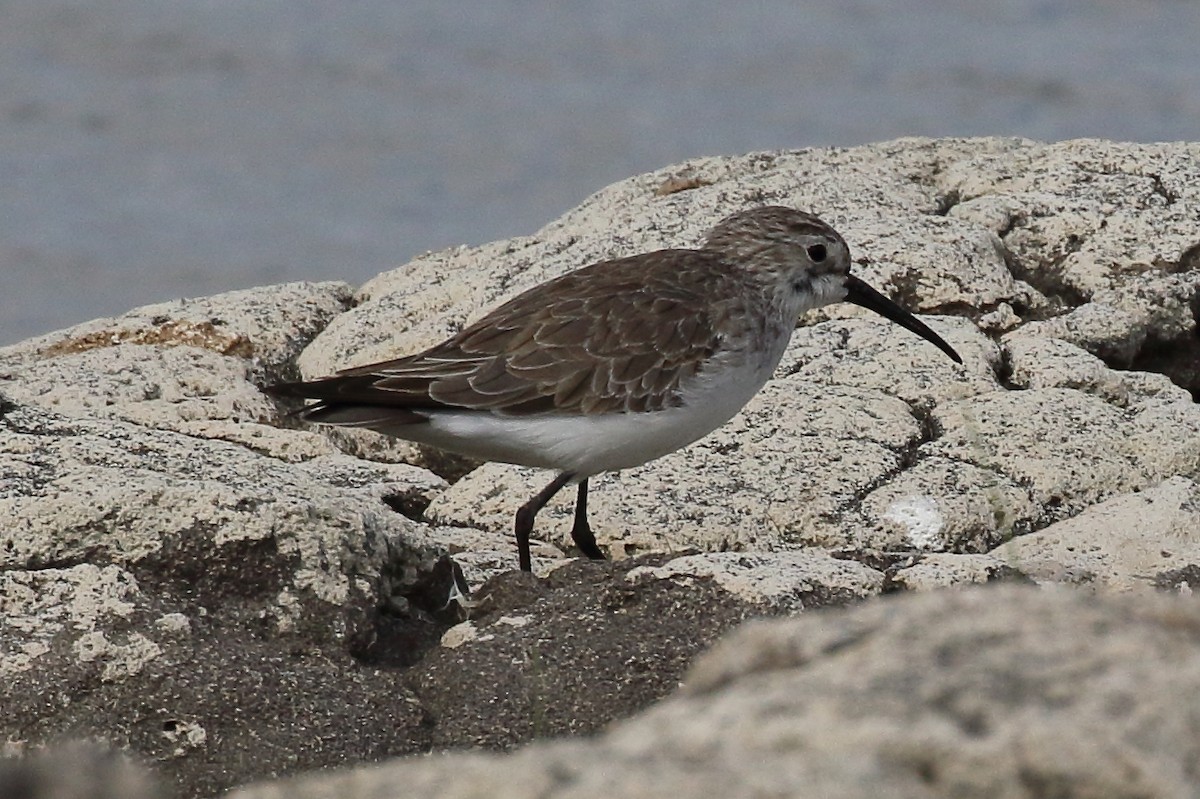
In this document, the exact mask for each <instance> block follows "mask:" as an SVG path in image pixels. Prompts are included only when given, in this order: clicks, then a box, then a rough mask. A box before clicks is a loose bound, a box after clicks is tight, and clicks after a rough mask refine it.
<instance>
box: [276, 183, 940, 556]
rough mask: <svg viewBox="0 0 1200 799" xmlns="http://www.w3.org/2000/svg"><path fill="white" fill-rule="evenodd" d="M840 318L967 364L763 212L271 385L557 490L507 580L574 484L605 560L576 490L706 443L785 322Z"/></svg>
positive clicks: (808, 235) (785, 218) (815, 242)
mask: <svg viewBox="0 0 1200 799" xmlns="http://www.w3.org/2000/svg"><path fill="white" fill-rule="evenodd" d="M834 302H850V303H854V304H855V305H860V306H862V307H864V308H868V309H870V310H872V311H875V312H876V313H878V314H880V315H882V316H884V317H885V318H887V319H889V320H891V321H893V322H895V323H897V324H899V325H900V326H901V327H904V328H907V329H908V330H910V331H912V332H914V333H916V334H917V335H919V336H921V337H923V338H925V339H926V340H928V341H929V342H931V343H933V344H934V345H936V346H937V347H938V348H940V349H941V350H942V351H943V352H945V353H946V354H947V355H949V356H950V357H951V358H953V359H954V360H955V361H957V362H958V363H962V358H960V357H959V355H958V353H957V352H955V351H954V349H953V348H952V347H951V346H950V345H949V344H947V343H946V342H945V341H944V340H943V339H942V338H941V337H940V336H938V335H937V334H936V333H934V332H933V331H932V330H931V329H930V328H929V327H927V326H926V325H925V324H924V323H923V322H921V321H920V320H918V319H917V318H916V317H914V316H913V315H912V314H911V313H909V312H908V311H906V310H904V309H903V308H901V307H900V306H898V305H896V304H895V303H894V302H892V301H891V300H889V299H888V298H887V297H885V296H884V295H882V294H880V293H879V292H878V291H876V290H875V289H873V288H871V287H870V286H869V285H867V284H866V283H864V282H863V281H862V280H860V279H859V278H857V277H855V276H854V275H851V274H850V250H849V248H848V247H847V246H846V242H845V241H844V240H843V239H842V237H841V236H840V235H838V233H837V231H835V230H834V229H833V228H831V227H830V226H829V225H827V224H825V223H824V222H822V221H821V220H820V219H818V218H817V217H816V216H813V215H812V214H809V213H804V212H802V211H797V210H794V209H792V208H784V207H781V206H765V207H759V208H752V209H750V210H746V211H741V212H739V213H736V214H733V215H732V216H730V217H728V218H726V219H724V220H723V221H722V222H720V223H719V224H718V225H717V226H716V227H714V228H713V229H712V231H711V232H710V233H709V234H708V237H707V239H706V240H705V242H704V245H703V246H702V247H700V248H699V249H669V250H658V251H655V252H649V253H645V254H642V255H635V256H632V257H628V258H617V259H615V260H610V261H601V262H599V263H594V264H591V265H590V266H585V267H583V268H581V269H578V270H576V271H574V272H570V273H568V274H566V275H563V276H562V277H558V278H555V279H553V280H549V281H547V282H545V283H542V284H541V285H538V286H535V287H533V288H531V289H529V290H528V291H526V292H524V293H523V294H520V295H519V296H517V297H515V298H513V299H511V300H509V301H508V302H506V303H504V304H503V305H501V306H500V307H498V308H496V309H495V310H493V311H492V312H491V313H489V314H487V315H486V316H484V317H483V318H482V319H480V320H479V321H477V322H475V323H474V324H472V325H470V326H468V327H467V328H465V329H464V330H463V331H462V332H460V333H458V334H457V335H455V336H453V337H452V338H450V339H448V340H446V341H444V342H442V343H441V344H438V345H436V346H434V347H431V348H430V349H427V350H425V351H424V352H419V353H417V354H415V355H409V356H406V357H403V358H397V359H395V360H391V361H384V362H382V363H374V364H370V365H368V366H358V367H355V368H352V369H346V370H344V371H341V372H338V373H337V374H335V375H334V376H332V377H326V378H322V379H319V380H312V381H308V382H298V383H282V384H278V385H275V386H272V387H270V388H269V389H268V391H270V393H272V394H274V395H276V396H281V397H293V398H304V399H315V400H317V402H316V403H315V404H311V405H308V406H307V407H305V408H303V409H302V410H301V411H300V412H299V413H300V416H301V418H303V419H305V420H307V421H310V422H316V423H320V424H328V425H338V426H342V427H361V428H367V429H370V430H376V431H378V432H381V433H385V434H387V435H390V436H396V437H398V438H402V439H407V440H409V441H414V442H417V443H421V444H427V445H431V446H433V447H437V448H439V449H443V450H448V451H450V452H455V453H459V454H462V455H466V456H469V457H471V458H475V459H479V460H486V461H500V462H504V463H513V464H520V465H523V466H533V467H539V468H543V469H552V470H554V471H556V472H558V475H557V476H556V477H555V478H554V479H553V480H552V481H551V482H550V484H549V485H547V486H546V487H545V488H544V489H542V490H541V491H540V492H538V494H536V495H535V496H534V497H533V498H532V499H530V500H529V501H528V502H526V503H525V504H524V505H522V506H521V508H520V509H519V510H518V511H517V513H516V521H515V524H514V531H515V534H516V540H517V552H518V561H519V565H520V568H521V569H522V570H524V571H531V570H532V559H531V557H530V551H529V538H530V534H531V533H532V531H533V522H534V517H535V516H536V515H537V513H538V511H540V510H541V509H542V508H543V507H544V506H545V505H546V503H547V502H549V501H550V499H551V498H552V497H553V496H554V495H555V494H557V493H558V491H559V490H560V489H562V488H563V486H565V485H567V484H568V483H572V482H574V483H577V484H578V493H577V495H576V500H575V519H574V524H573V526H572V528H571V538H572V539H573V540H574V542H575V545H576V546H577V547H578V549H579V551H580V552H582V553H583V554H584V555H586V556H587V557H589V558H595V559H602V558H603V557H604V554H603V553H602V552H601V551H600V548H599V547H598V546H597V545H596V538H595V536H594V534H593V532H592V529H591V527H590V525H589V524H588V518H587V497H588V478H590V477H591V476H593V475H596V474H599V473H601V472H607V471H614V470H618V469H626V468H630V467H633V466H638V465H641V464H643V463H646V462H647V461H651V460H654V459H655V458H659V457H661V456H663V455H666V454H667V453H669V452H674V451H675V450H677V449H680V448H681V447H684V446H686V445H688V444H690V443H692V442H693V441H695V440H697V439H699V438H701V437H703V436H705V435H707V434H708V433H710V432H712V431H713V430H715V429H716V428H718V427H720V426H721V425H722V424H724V423H725V422H726V421H728V420H729V419H730V418H732V417H733V416H734V414H736V413H737V412H738V411H739V410H741V408H742V406H743V405H745V404H746V403H747V402H748V401H749V400H750V398H751V397H753V396H754V395H755V394H756V393H758V390H759V389H760V388H762V386H763V384H764V383H766V381H767V379H768V378H769V377H770V376H771V373H772V372H773V371H774V370H775V367H776V366H777V365H778V364H779V361H780V359H781V358H782V357H783V351H784V349H785V348H786V347H787V344H788V341H789V340H790V339H791V335H792V331H793V330H794V329H795V327H796V323H797V320H798V317H799V316H800V315H801V314H803V313H805V312H806V311H809V310H811V309H813V308H819V307H821V306H823V305H828V304H830V303H834Z"/></svg>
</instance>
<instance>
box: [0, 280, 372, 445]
mask: <svg viewBox="0 0 1200 799" xmlns="http://www.w3.org/2000/svg"><path fill="white" fill-rule="evenodd" d="M349 304H350V293H349V286H347V285H345V284H344V283H291V284H287V285H283V286H268V287H263V288H258V289H249V290H245V291H234V292H229V293H227V294H218V295H216V296H213V297H204V298H199V299H192V300H178V301H175V302H166V303H159V304H157V305H149V306H146V307H143V308H136V309H134V310H132V311H130V312H128V313H127V314H124V315H123V316H119V317H115V318H112V319H97V320H93V321H91V322H85V323H83V324H80V325H76V326H75V327H72V328H69V329H67V330H63V331H58V332H56V333H49V334H47V335H45V336H41V337H38V338H34V339H30V340H28V341H24V342H21V343H19V344H14V345H12V346H9V347H4V348H0V390H3V391H4V392H5V394H6V395H7V396H8V397H10V398H11V399H13V400H15V401H18V402H23V403H28V404H32V405H37V406H39V407H42V408H47V409H50V410H54V411H57V412H60V413H66V414H70V415H86V416H94V417H98V418H105V419H121V420H124V421H127V422H133V423H135V424H141V425H147V426H150V427H157V428H159V429H163V430H176V431H178V432H181V433H186V434H188V435H191V436H197V437H201V438H219V439H224V440H227V441H232V442H235V443H238V444H243V445H245V446H248V447H251V448H253V449H256V450H258V451H261V452H267V453H269V454H272V455H276V456H279V457H284V458H287V459H290V460H299V459H302V458H311V457H317V456H320V455H330V454H333V453H334V452H336V451H337V450H336V448H335V447H334V446H333V445H332V444H331V443H330V442H329V440H328V439H327V438H325V437H324V436H320V435H317V434H314V433H312V432H311V431H301V430H287V429H281V428H280V427H278V426H276V425H275V422H276V420H277V418H278V415H279V410H278V408H277V406H276V405H275V403H274V402H272V401H271V400H269V399H268V398H267V397H265V396H264V395H263V394H262V393H261V392H260V391H259V390H258V388H257V385H258V384H261V383H263V382H271V381H274V380H277V379H279V378H280V376H282V375H286V374H289V373H291V371H292V363H293V361H294V360H295V358H296V356H297V355H298V354H299V353H300V351H301V350H302V349H303V348H304V346H305V345H306V344H307V343H308V342H309V341H310V340H311V339H312V338H313V336H315V335H316V334H317V332H318V331H319V330H321V329H322V328H323V327H324V326H325V325H326V324H327V323H328V322H329V320H330V319H332V318H334V317H335V316H336V315H337V314H338V313H340V312H341V311H344V310H345V309H346V308H347V307H348V306H349Z"/></svg>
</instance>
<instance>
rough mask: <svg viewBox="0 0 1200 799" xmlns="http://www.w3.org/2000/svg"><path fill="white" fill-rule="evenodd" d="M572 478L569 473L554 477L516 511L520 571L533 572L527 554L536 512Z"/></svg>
mask: <svg viewBox="0 0 1200 799" xmlns="http://www.w3.org/2000/svg"><path fill="white" fill-rule="evenodd" d="M574 476H575V475H573V474H571V473H570V472H563V473H562V474H560V475H559V476H558V477H555V478H554V480H553V481H552V482H551V483H550V485H548V486H546V487H545V488H543V489H542V490H541V491H539V492H538V494H537V496H535V497H534V498H533V499H531V500H529V501H528V502H526V503H525V504H524V505H522V506H521V507H520V508H519V509H518V510H517V522H516V525H515V528H516V533H517V560H518V562H519V563H520V565H521V571H523V572H531V571H533V557H532V556H531V555H530V554H529V534H530V533H532V532H533V519H534V517H535V516H537V512H538V511H540V510H541V509H542V508H544V507H546V503H547V502H549V501H550V500H551V499H553V498H554V495H555V494H557V493H558V491H559V489H561V488H562V487H563V486H565V485H566V484H567V483H569V482H571V478H572V477H574Z"/></svg>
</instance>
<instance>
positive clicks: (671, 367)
mask: <svg viewBox="0 0 1200 799" xmlns="http://www.w3.org/2000/svg"><path fill="white" fill-rule="evenodd" d="M652 256H653V258H654V261H653V263H652V266H651V265H649V264H647V261H646V257H645V256H642V257H635V258H623V259H618V260H615V261H606V262H602V263H598V264H594V265H592V266H589V267H585V268H583V269H580V270H578V271H576V272H572V273H570V274H567V275H564V276H562V277H560V278H557V279H555V280H552V281H550V282H548V283H545V284H542V285H541V286H538V287H536V288H535V289H532V290H530V291H527V292H525V293H524V294H521V295H519V296H518V297H516V298H515V299H513V300H510V301H509V302H507V303H505V304H504V305H502V306H500V307H499V308H497V309H496V310H494V311H492V312H491V313H490V314H488V315H487V316H485V317H484V318H482V319H480V320H479V321H477V322H475V323H474V324H472V325H470V326H469V327H467V328H466V329H464V330H463V331H462V332H460V333H459V334H458V335H456V336H454V337H453V338H451V339H449V340H447V341H445V342H443V343H442V344H439V345H437V346H435V347H432V348H430V349H428V350H426V351H425V352H421V353H418V354H416V355H411V356H408V357H405V358H399V359H396V360H393V361H385V362H383V363H376V364H371V365H369V366H361V367H357V368H354V369H349V370H346V371H344V372H340V373H339V374H338V375H336V376H334V377H330V378H325V379H324V380H317V381H312V382H309V383H303V384H291V385H290V386H288V387H287V388H293V387H294V388H296V389H303V393H302V392H301V391H299V390H285V391H284V392H283V393H288V394H291V395H294V396H307V397H310V398H316V399H321V400H323V401H324V402H325V404H326V406H329V405H331V404H338V405H341V404H356V405H371V406H376V407H378V406H388V407H396V408H408V409H412V410H419V409H423V408H446V407H452V408H470V409H477V410H489V411H494V412H498V413H503V414H512V415H524V414H533V413H564V414H585V415H592V414H603V413H621V412H643V411H656V410H661V409H663V408H667V407H671V406H673V405H676V404H678V402H679V391H680V384H681V383H682V382H684V381H686V380H687V379H688V378H690V377H692V376H693V375H695V374H696V373H697V372H698V371H699V370H700V369H701V368H702V365H703V362H704V360H705V359H706V358H707V357H709V356H710V355H712V353H713V351H714V349H715V348H716V346H717V344H718V340H719V337H720V335H721V333H722V331H723V330H725V329H727V327H728V324H727V318H728V316H729V314H728V311H729V310H730V309H729V308H727V307H726V306H728V305H730V304H731V303H732V304H735V305H736V304H737V303H738V302H739V301H740V300H741V298H742V297H743V296H744V293H743V292H742V291H740V286H739V285H738V281H737V277H736V275H735V274H734V273H733V271H732V270H730V269H729V267H727V266H726V265H725V264H723V263H722V262H721V261H720V259H718V258H716V257H715V256H712V255H710V254H708V253H705V252H701V251H696V250H663V251H659V252H656V253H653V254H652ZM714 295H715V296H716V297H722V298H729V300H728V301H725V300H722V302H721V303H718V304H717V306H714V304H713V302H712V297H713V296H714Z"/></svg>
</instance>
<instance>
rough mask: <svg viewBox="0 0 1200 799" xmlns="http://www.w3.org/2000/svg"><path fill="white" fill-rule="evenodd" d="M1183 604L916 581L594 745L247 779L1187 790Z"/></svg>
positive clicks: (784, 642) (533, 791) (712, 672)
mask: <svg viewBox="0 0 1200 799" xmlns="http://www.w3.org/2000/svg"><path fill="white" fill-rule="evenodd" d="M1198 631H1200V611H1198V610H1197V608H1196V605H1195V603H1194V602H1192V601H1191V600H1190V599H1186V600H1185V599H1174V600H1171V599H1169V598H1165V597H1121V598H1117V597H1105V598H1095V597H1088V596H1083V595H1080V594H1078V593H1075V592H1072V591H1067V590H1059V591H1046V590H1039V589H1034V588H1024V589H1016V588H1009V589H1006V590H1000V589H995V588H988V589H975V590H969V591H962V592H934V593H922V594H917V595H912V596H907V597H901V598H899V599H887V600H883V601H875V602H869V603H865V604H861V605H857V606H854V607H851V608H848V609H844V610H825V611H821V612H818V613H813V614H809V615H805V616H802V617H800V618H798V619H795V620H788V621H777V622H770V623H759V624H755V625H750V626H747V627H744V628H742V629H741V630H739V631H738V632H737V633H735V634H734V635H732V636H730V637H729V638H728V639H726V640H725V641H723V642H722V643H721V644H720V645H718V647H717V648H716V649H715V650H714V651H713V652H712V653H710V654H708V655H707V656H705V657H704V658H703V659H702V660H701V661H700V662H699V663H698V664H697V665H696V666H695V668H693V670H692V671H691V673H690V675H689V676H688V678H687V679H686V681H685V686H684V690H683V691H682V692H680V693H679V694H678V695H676V696H674V697H672V698H670V699H668V700H667V701H665V702H663V703H661V704H660V705H658V706H656V707H654V708H652V709H651V710H649V711H648V712H646V713H644V714H642V715H640V716H638V717H636V718H634V719H631V720H629V721H627V722H624V723H621V724H617V725H615V726H614V727H612V728H611V729H610V730H609V731H608V732H607V733H606V734H604V735H603V736H601V737H598V738H596V739H594V740H591V741H577V742H558V743H549V744H538V745H534V746H531V747H528V748H526V749H524V750H523V751H521V752H518V753H515V754H512V755H508V756H503V757H497V756H486V755H480V754H454V755H450V756H448V757H442V758H434V759H430V758H421V759H410V760H401V761H396V762H393V763H389V764H387V765H384V766H379V767H374V768H360V769H354V770H346V771H343V772H340V773H334V774H322V775H313V776H310V777H307V778H304V779H300V780H292V781H287V782H282V783H277V784H274V785H260V786H255V787H250V788H247V789H244V790H241V791H238V792H235V794H234V795H233V796H234V797H236V799H269V798H270V797H283V796H288V797H306V798H311V799H316V797H335V796H336V797H345V796H358V797H366V796H370V797H379V798H380V799H382V798H383V797H391V796H396V797H398V796H433V795H436V796H439V797H442V799H456V797H475V796H504V797H507V796H512V797H517V796H531V795H538V796H547V797H557V796H564V797H565V796H570V797H578V798H579V799H584V798H585V797H610V796H640V797H658V796H662V797H665V796H731V797H742V796H745V797H750V796H830V797H845V798H846V799H851V797H878V796H896V797H914V799H915V797H930V798H932V797H952V796H967V795H969V796H980V797H1033V796H1047V795H1054V796H1060V797H1081V798H1082V797H1095V796H1161V797H1180V799H1182V797H1187V796H1193V795H1195V792H1196V787H1197V783H1196V776H1195V775H1196V773H1197V767H1198V766H1200V743H1198V742H1200V723H1198V722H1197V719H1200V707H1198V706H1197V699H1196V697H1197V696H1200V693H1198V690H1200V632H1198Z"/></svg>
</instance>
